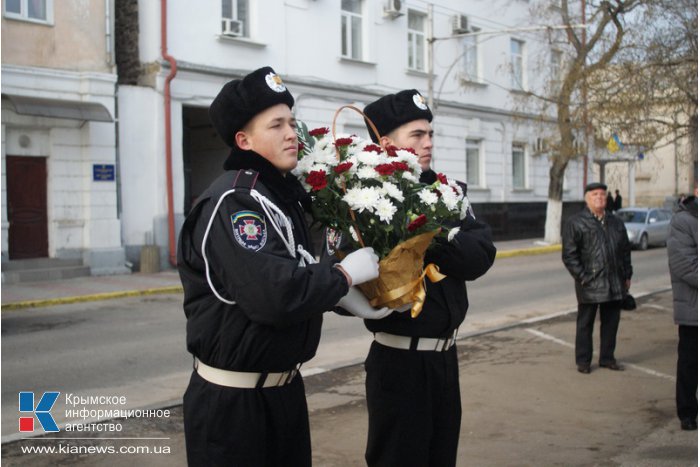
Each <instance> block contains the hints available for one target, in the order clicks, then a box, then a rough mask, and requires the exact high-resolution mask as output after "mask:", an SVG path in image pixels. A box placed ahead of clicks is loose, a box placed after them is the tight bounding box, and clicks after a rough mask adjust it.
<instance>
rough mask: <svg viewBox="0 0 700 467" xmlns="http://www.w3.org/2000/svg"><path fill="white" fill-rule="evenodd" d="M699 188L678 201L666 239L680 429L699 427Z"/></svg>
mask: <svg viewBox="0 0 700 467" xmlns="http://www.w3.org/2000/svg"><path fill="white" fill-rule="evenodd" d="M697 196H698V188H697V186H696V187H695V196H690V197H688V198H685V199H684V200H683V201H682V202H680V203H679V204H678V208H677V211H676V213H675V214H674V215H673V219H671V230H670V233H669V236H668V241H667V246H668V248H667V250H668V267H669V270H670V271H671V286H672V288H673V320H674V322H675V323H676V324H677V325H678V365H677V368H676V412H677V415H678V418H679V419H680V421H681V429H683V430H697V429H698V396H697V392H698V198H697Z"/></svg>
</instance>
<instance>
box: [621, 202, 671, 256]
mask: <svg viewBox="0 0 700 467" xmlns="http://www.w3.org/2000/svg"><path fill="white" fill-rule="evenodd" d="M615 215H617V216H618V217H619V218H620V219H622V222H624V223H625V227H626V228H627V237H628V238H629V240H630V243H631V244H632V246H633V247H635V248H639V249H640V250H646V249H647V248H649V245H665V244H666V239H667V238H668V232H669V229H670V223H671V216H672V212H671V210H669V209H663V208H643V207H634V208H623V209H620V210H619V211H617V212H616V213H615Z"/></svg>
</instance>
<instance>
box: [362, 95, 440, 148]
mask: <svg viewBox="0 0 700 467" xmlns="http://www.w3.org/2000/svg"><path fill="white" fill-rule="evenodd" d="M364 112H365V115H367V117H369V119H370V120H372V123H374V125H375V126H376V127H377V130H378V131H379V136H386V135H387V134H388V133H391V132H392V131H393V130H395V129H396V128H398V127H400V126H401V125H403V124H404V123H408V122H412V121H413V120H421V119H425V120H428V121H429V122H432V121H433V113H432V112H431V111H430V109H429V108H428V104H427V102H426V101H425V98H424V97H423V96H422V95H421V93H419V92H418V91H416V90H415V89H407V90H405V91H400V92H397V93H396V94H388V95H386V96H384V97H380V98H379V99H377V100H376V101H374V102H372V103H371V104H369V105H368V106H367V107H365V111H364ZM367 129H368V130H369V134H370V136H371V137H372V140H373V141H374V142H375V143H379V141H377V138H376V136H375V134H374V131H372V129H371V128H370V127H369V125H367Z"/></svg>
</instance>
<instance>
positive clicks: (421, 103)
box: [413, 93, 428, 110]
mask: <svg viewBox="0 0 700 467" xmlns="http://www.w3.org/2000/svg"><path fill="white" fill-rule="evenodd" d="M413 103H414V104H416V107H418V108H419V109H421V110H428V105H427V104H426V103H425V97H423V96H421V95H420V94H419V93H415V94H414V95H413Z"/></svg>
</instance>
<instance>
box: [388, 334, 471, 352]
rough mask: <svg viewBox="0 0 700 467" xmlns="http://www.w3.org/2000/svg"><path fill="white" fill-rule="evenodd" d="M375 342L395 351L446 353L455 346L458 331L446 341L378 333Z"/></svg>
mask: <svg viewBox="0 0 700 467" xmlns="http://www.w3.org/2000/svg"><path fill="white" fill-rule="evenodd" d="M374 340H375V341H377V342H379V343H380V344H382V345H385V346H387V347H393V348H394V349H403V350H431V351H433V352H444V351H445V350H447V349H449V348H451V347H452V346H453V345H455V341H456V340H457V330H456V329H455V331H454V332H453V333H452V337H447V338H445V339H437V338H430V337H409V336H397V335H395V334H388V333H386V332H377V333H375V334H374Z"/></svg>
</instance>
